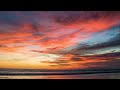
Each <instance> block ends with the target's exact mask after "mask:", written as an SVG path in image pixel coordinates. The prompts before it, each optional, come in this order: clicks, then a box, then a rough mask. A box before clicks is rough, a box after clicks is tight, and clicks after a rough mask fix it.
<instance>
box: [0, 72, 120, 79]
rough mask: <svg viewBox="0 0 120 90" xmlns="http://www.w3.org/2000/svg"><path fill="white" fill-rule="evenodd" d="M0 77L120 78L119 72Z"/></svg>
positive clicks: (8, 77)
mask: <svg viewBox="0 0 120 90" xmlns="http://www.w3.org/2000/svg"><path fill="white" fill-rule="evenodd" d="M0 79H120V73H104V74H82V75H0Z"/></svg>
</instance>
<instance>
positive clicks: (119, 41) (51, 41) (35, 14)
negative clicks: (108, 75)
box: [0, 11, 120, 70]
mask: <svg viewBox="0 0 120 90" xmlns="http://www.w3.org/2000/svg"><path fill="white" fill-rule="evenodd" d="M0 68H19V69H57V70H60V69H68V70H69V69H70V70H71V69H86V68H120V11H0Z"/></svg>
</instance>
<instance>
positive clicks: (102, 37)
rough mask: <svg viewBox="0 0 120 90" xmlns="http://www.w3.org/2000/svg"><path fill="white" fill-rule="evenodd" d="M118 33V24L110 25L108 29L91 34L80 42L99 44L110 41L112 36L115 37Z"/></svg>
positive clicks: (119, 32) (119, 27)
mask: <svg viewBox="0 0 120 90" xmlns="http://www.w3.org/2000/svg"><path fill="white" fill-rule="evenodd" d="M119 34H120V26H116V27H112V28H110V29H108V30H105V31H102V32H98V33H95V34H93V35H92V37H90V38H89V39H87V40H84V41H81V42H80V43H81V44H87V45H90V46H91V45H95V44H100V43H104V42H108V41H110V40H111V39H112V38H114V37H116V36H117V35H119Z"/></svg>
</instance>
